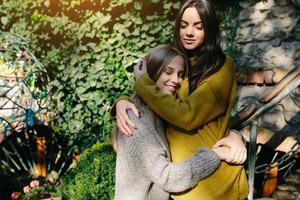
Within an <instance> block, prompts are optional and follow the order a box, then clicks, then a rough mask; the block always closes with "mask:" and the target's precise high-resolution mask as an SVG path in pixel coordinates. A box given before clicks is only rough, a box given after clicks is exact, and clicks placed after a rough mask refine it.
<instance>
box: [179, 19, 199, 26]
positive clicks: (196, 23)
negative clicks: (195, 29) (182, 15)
mask: <svg viewBox="0 0 300 200" xmlns="http://www.w3.org/2000/svg"><path fill="white" fill-rule="evenodd" d="M180 22H182V23H185V24H189V23H188V22H187V21H184V20H181V21H180ZM198 24H202V22H201V21H198V22H195V23H194V25H198Z"/></svg>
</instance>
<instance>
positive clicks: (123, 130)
mask: <svg viewBox="0 0 300 200" xmlns="http://www.w3.org/2000/svg"><path fill="white" fill-rule="evenodd" d="M117 127H118V129H119V132H120V133H121V134H123V135H125V136H127V134H128V133H126V131H125V129H124V128H123V126H122V124H121V123H120V121H117Z"/></svg>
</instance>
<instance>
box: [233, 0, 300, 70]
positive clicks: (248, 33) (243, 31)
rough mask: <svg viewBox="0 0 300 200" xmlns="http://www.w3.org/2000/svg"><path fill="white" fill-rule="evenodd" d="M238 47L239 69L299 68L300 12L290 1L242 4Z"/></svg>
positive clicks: (269, 0)
mask: <svg viewBox="0 0 300 200" xmlns="http://www.w3.org/2000/svg"><path fill="white" fill-rule="evenodd" d="M239 5H240V6H241V7H242V10H241V12H240V14H239V18H238V21H239V24H240V26H239V28H238V30H237V40H236V41H237V46H238V48H239V49H240V50H241V52H242V56H241V57H240V58H239V60H238V63H239V65H238V67H240V68H256V69H258V68H259V69H266V68H268V69H270V68H274V67H279V68H285V69H291V68H293V67H295V66H296V65H300V17H299V16H300V9H299V8H298V7H297V6H296V5H295V4H293V3H292V2H291V1H290V0H261V1H257V0H247V1H246V0H242V1H240V2H239Z"/></svg>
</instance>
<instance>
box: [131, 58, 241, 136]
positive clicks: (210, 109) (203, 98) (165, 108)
mask: <svg viewBox="0 0 300 200" xmlns="http://www.w3.org/2000/svg"><path fill="white" fill-rule="evenodd" d="M235 84H236V83H235V78H234V66H233V62H232V60H231V59H227V60H226V62H225V64H224V66H223V67H222V68H221V69H220V70H219V71H218V72H216V73H215V74H213V75H211V76H210V77H208V78H207V79H206V80H205V81H204V82H203V83H201V84H200V85H199V86H198V87H197V89H196V90H195V91H193V92H192V93H191V94H190V95H189V96H188V97H187V98H186V99H185V100H184V101H182V100H180V99H177V98H176V97H174V96H172V95H168V94H164V93H162V92H160V91H159V89H158V88H157V87H156V85H155V83H154V82H153V81H152V80H151V79H150V78H149V76H148V75H147V74H144V75H143V76H142V77H141V78H139V79H138V80H137V82H136V84H135V90H136V92H137V94H138V95H139V96H141V97H142V99H143V100H144V101H145V102H146V103H147V105H149V106H150V107H151V109H152V110H154V111H155V112H156V113H157V114H158V115H160V116H161V117H162V118H163V119H165V120H166V121H168V122H169V123H170V124H173V125H175V126H177V127H180V128H182V129H184V130H186V131H191V130H193V129H196V128H198V127H201V126H202V125H204V124H206V123H208V122H209V121H211V120H212V119H214V118H216V117H218V116H219V115H221V114H223V113H224V112H225V111H226V108H227V105H228V104H229V100H230V99H232V98H230V97H231V95H232V94H234V95H235V92H232V89H235Z"/></svg>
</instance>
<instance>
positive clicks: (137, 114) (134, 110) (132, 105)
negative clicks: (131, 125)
mask: <svg viewBox="0 0 300 200" xmlns="http://www.w3.org/2000/svg"><path fill="white" fill-rule="evenodd" d="M129 109H131V110H132V112H133V113H134V114H135V116H137V117H141V116H140V112H139V111H138V109H137V108H136V106H135V105H134V104H130V106H129Z"/></svg>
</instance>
